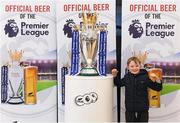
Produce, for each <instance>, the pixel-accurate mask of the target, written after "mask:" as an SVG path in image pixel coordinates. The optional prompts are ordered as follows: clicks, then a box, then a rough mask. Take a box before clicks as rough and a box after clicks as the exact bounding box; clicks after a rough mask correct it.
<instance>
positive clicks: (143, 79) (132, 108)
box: [112, 57, 162, 122]
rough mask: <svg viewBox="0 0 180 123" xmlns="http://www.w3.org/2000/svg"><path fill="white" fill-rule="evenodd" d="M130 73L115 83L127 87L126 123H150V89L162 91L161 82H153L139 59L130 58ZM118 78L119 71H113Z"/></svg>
mask: <svg viewBox="0 0 180 123" xmlns="http://www.w3.org/2000/svg"><path fill="white" fill-rule="evenodd" d="M127 69H128V73H127V74H125V76H124V77H123V78H122V79H121V80H120V82H118V81H114V84H115V85H116V86H117V87H122V86H125V107H126V113H125V116H126V122H148V120H149V113H148V110H149V101H148V88H151V89H153V90H156V91H160V90H161V89H162V83H161V80H160V79H159V78H158V77H157V76H156V75H155V74H153V75H151V77H154V78H156V79H155V80H156V82H153V81H152V80H151V79H150V78H149V77H148V73H147V71H146V70H145V69H141V61H140V60H139V59H138V58H137V57H130V58H129V59H128V61H127ZM112 74H113V76H116V74H117V70H115V69H114V70H112Z"/></svg>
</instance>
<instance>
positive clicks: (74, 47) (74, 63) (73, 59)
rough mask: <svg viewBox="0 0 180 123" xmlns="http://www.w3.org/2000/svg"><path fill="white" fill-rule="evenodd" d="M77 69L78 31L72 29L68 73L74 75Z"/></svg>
mask: <svg viewBox="0 0 180 123" xmlns="http://www.w3.org/2000/svg"><path fill="white" fill-rule="evenodd" d="M78 71H79V31H78V30H73V36H72V56H71V72H70V75H76V74H77V73H78Z"/></svg>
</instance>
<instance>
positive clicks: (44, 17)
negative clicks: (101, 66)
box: [0, 0, 57, 123]
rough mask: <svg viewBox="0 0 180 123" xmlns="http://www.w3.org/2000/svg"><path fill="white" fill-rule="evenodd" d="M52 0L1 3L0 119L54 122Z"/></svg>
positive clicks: (2, 120) (54, 49) (55, 79)
mask: <svg viewBox="0 0 180 123" xmlns="http://www.w3.org/2000/svg"><path fill="white" fill-rule="evenodd" d="M54 2H55V1H51V0H46V1H45V2H43V4H42V2H41V1H37V0H33V1H28V0H25V1H20V0H13V1H11V0H10V1H5V0H3V1H2V2H1V5H0V18H1V20H0V24H1V27H2V28H1V30H0V34H1V39H0V51H1V52H0V57H1V59H0V67H1V83H0V84H1V93H0V95H1V96H0V98H1V103H0V122H7V123H12V122H18V123H26V122H53V123H56V122H57V57H56V55H57V48H56V47H57V42H56V22H55V21H56V15H55V3H54Z"/></svg>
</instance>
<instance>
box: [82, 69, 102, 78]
mask: <svg viewBox="0 0 180 123" xmlns="http://www.w3.org/2000/svg"><path fill="white" fill-rule="evenodd" d="M79 75H80V76H99V74H98V71H97V70H96V68H82V69H81V71H80V74H79Z"/></svg>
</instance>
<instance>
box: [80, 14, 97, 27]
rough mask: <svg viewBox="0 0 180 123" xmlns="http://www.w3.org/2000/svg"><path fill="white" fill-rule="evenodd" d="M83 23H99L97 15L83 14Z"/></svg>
mask: <svg viewBox="0 0 180 123" xmlns="http://www.w3.org/2000/svg"><path fill="white" fill-rule="evenodd" d="M82 18H83V23H84V24H85V25H86V24H91V25H95V24H96V21H97V14H96V12H95V13H82Z"/></svg>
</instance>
